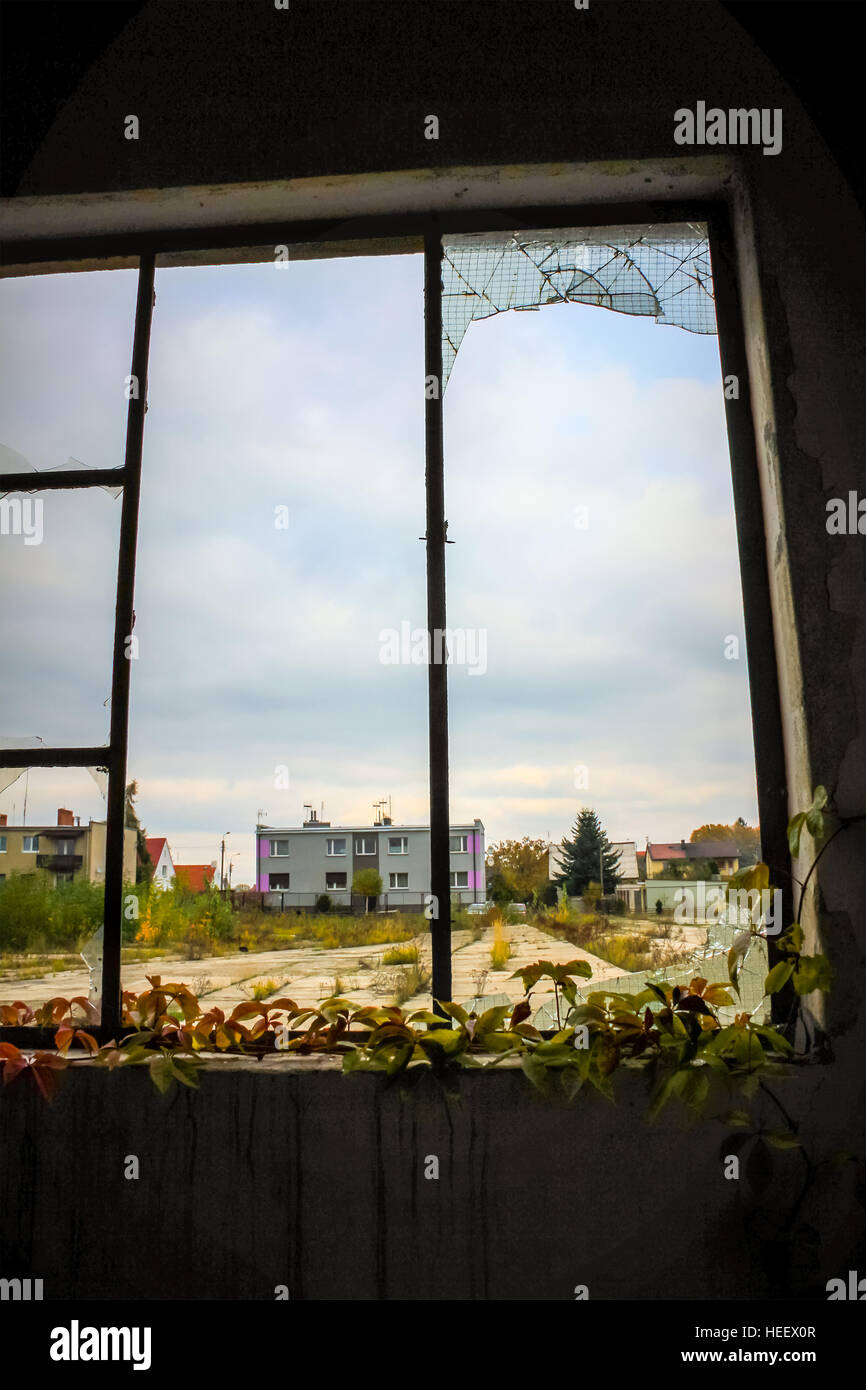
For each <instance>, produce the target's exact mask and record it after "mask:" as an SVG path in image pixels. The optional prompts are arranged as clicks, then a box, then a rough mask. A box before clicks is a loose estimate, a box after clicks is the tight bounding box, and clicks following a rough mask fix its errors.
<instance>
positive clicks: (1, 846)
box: [0, 835, 6, 854]
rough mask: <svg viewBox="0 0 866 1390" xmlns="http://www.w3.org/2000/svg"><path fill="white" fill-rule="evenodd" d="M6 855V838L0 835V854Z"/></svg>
mask: <svg viewBox="0 0 866 1390" xmlns="http://www.w3.org/2000/svg"><path fill="white" fill-rule="evenodd" d="M5 853H6V836H5V835H0V854H5Z"/></svg>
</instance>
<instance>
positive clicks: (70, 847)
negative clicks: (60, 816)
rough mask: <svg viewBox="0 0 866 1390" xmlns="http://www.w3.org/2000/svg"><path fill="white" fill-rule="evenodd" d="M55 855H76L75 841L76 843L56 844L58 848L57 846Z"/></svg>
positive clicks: (68, 841) (66, 841)
mask: <svg viewBox="0 0 866 1390" xmlns="http://www.w3.org/2000/svg"><path fill="white" fill-rule="evenodd" d="M54 853H55V854H74V853H75V841H74V840H58V841H57V843H56V846H55V850H54Z"/></svg>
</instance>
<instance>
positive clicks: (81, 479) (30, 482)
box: [0, 468, 126, 492]
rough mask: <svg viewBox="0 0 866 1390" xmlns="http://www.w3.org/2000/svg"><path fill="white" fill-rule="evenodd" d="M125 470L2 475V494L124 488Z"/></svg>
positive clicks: (68, 470) (58, 470) (67, 470)
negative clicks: (87, 488) (68, 489)
mask: <svg viewBox="0 0 866 1390" xmlns="http://www.w3.org/2000/svg"><path fill="white" fill-rule="evenodd" d="M125 482H126V469H125V468H81V469H73V468H58V469H56V470H53V471H52V472H51V473H38V472H37V473H0V492H53V491H56V490H57V489H58V488H73V487H74V488H79V487H123V485H124V483H125Z"/></svg>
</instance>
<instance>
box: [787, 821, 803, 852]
mask: <svg viewBox="0 0 866 1390" xmlns="http://www.w3.org/2000/svg"><path fill="white" fill-rule="evenodd" d="M805 824H806V812H805V811H798V812H797V814H796V816H792V817H791V819H790V820H789V821H788V848H789V849H790V851H791V855H792V857H793V858H794V859H796V858H797V855H798V854H799V853H800V836H801V835H802V833H803V826H804V825H805Z"/></svg>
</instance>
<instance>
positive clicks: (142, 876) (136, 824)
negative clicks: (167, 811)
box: [126, 782, 156, 883]
mask: <svg viewBox="0 0 866 1390" xmlns="http://www.w3.org/2000/svg"><path fill="white" fill-rule="evenodd" d="M137 796H138V783H137V782H130V784H129V786H128V787H127V789H126V828H127V830H134V831H135V851H136V853H135V881H136V883H151V882H152V881H153V874H154V870H155V868H156V865H155V864H154V862H153V860H152V859H151V857H150V850H149V849H148V848H147V831H146V830H145V829H144V828H143V826H142V824H141V822H140V821H139V819H138V812H137V811H136V809H135V798H136V797H137Z"/></svg>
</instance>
